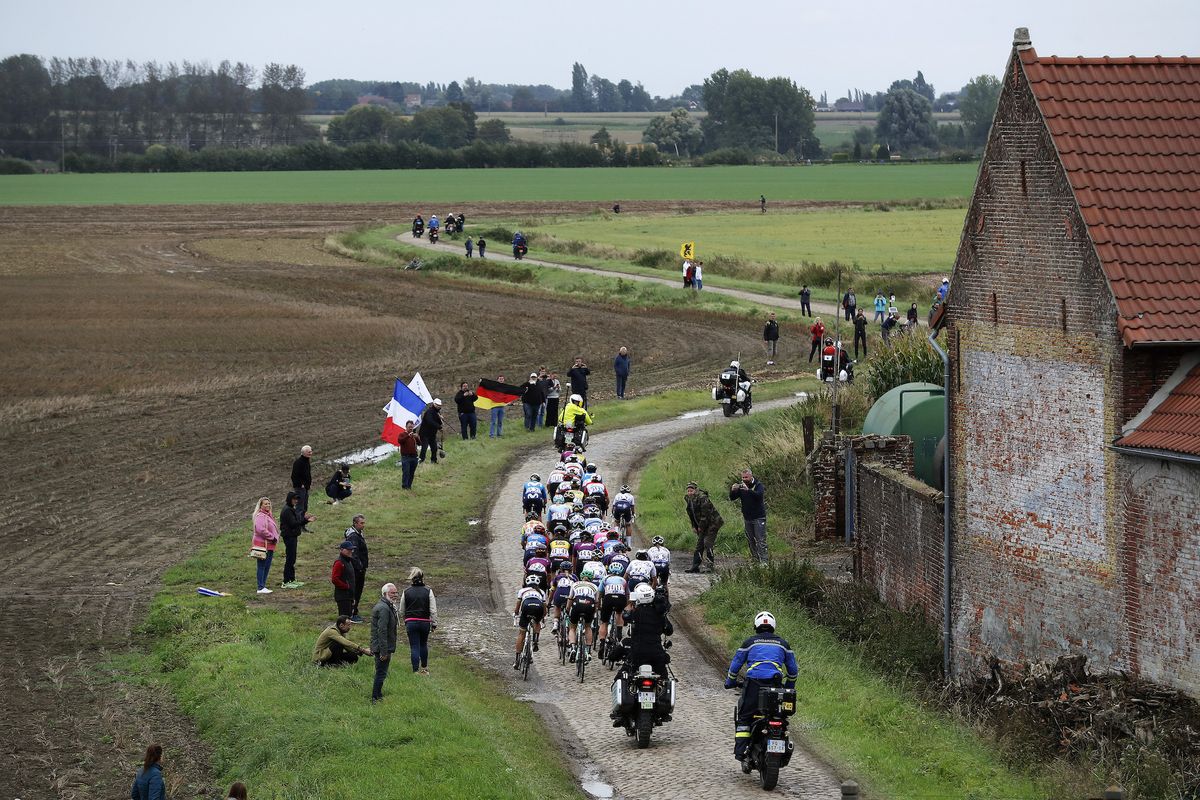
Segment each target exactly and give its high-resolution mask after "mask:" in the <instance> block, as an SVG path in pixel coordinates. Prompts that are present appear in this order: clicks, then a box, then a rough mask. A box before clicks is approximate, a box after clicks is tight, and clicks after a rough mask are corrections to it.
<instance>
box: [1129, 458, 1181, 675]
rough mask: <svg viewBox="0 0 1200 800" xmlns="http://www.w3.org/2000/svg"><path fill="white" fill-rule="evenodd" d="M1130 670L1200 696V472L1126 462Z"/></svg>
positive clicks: (1166, 464)
mask: <svg viewBox="0 0 1200 800" xmlns="http://www.w3.org/2000/svg"><path fill="white" fill-rule="evenodd" d="M1117 473H1118V476H1119V478H1120V482H1119V485H1118V488H1119V490H1120V491H1119V496H1120V498H1121V508H1120V512H1121V515H1122V518H1123V519H1124V521H1125V525H1124V531H1123V536H1122V539H1121V546H1120V549H1119V552H1118V562H1119V564H1120V575H1119V579H1120V583H1121V594H1122V599H1123V603H1124V614H1123V619H1124V632H1123V633H1124V636H1125V650H1126V653H1127V663H1128V669H1129V670H1130V671H1131V672H1134V673H1137V674H1140V675H1142V676H1144V677H1146V678H1148V679H1150V680H1152V681H1155V682H1157V683H1161V684H1165V685H1168V686H1174V687H1177V688H1180V689H1183V690H1184V691H1187V692H1190V693H1191V694H1193V695H1200V467H1196V466H1189V465H1186V464H1180V463H1173V462H1168V461H1160V460H1157V459H1147V458H1140V457H1137V456H1125V455H1122V456H1119V457H1118V461H1117Z"/></svg>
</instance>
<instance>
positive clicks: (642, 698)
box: [638, 692, 654, 708]
mask: <svg viewBox="0 0 1200 800" xmlns="http://www.w3.org/2000/svg"><path fill="white" fill-rule="evenodd" d="M638 702H639V703H641V704H642V708H654V692H638Z"/></svg>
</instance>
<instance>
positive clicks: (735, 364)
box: [729, 359, 742, 369]
mask: <svg viewBox="0 0 1200 800" xmlns="http://www.w3.org/2000/svg"><path fill="white" fill-rule="evenodd" d="M729 366H731V367H733V368H734V369H739V368H740V367H741V366H742V362H740V361H738V360H737V359H734V360H733V361H730V362H729Z"/></svg>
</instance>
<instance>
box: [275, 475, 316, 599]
mask: <svg viewBox="0 0 1200 800" xmlns="http://www.w3.org/2000/svg"><path fill="white" fill-rule="evenodd" d="M313 519H314V518H313V515H312V514H304V513H301V511H300V496H299V495H297V494H296V493H295V492H288V496H287V501H286V504H285V505H284V508H283V511H282V512H280V514H279V535H280V536H281V537H282V538H283V548H284V551H285V557H284V561H283V583H282V584H281V588H283V589H299V588H300V587H301V586H303V585H304V584H303V583H301V582H299V581H297V580H296V553H297V552H298V551H299V549H300V534H301V533H302V532H303V531H304V523H306V522H312V521H313Z"/></svg>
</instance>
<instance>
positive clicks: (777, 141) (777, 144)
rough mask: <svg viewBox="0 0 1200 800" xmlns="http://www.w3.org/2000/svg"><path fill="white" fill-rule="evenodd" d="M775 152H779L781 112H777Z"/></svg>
mask: <svg viewBox="0 0 1200 800" xmlns="http://www.w3.org/2000/svg"><path fill="white" fill-rule="evenodd" d="M775 152H776V153H778V152H779V112H778V111H776V112H775Z"/></svg>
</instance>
